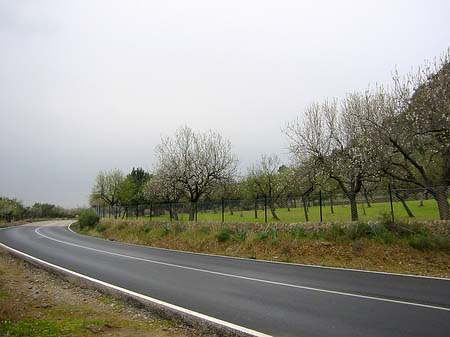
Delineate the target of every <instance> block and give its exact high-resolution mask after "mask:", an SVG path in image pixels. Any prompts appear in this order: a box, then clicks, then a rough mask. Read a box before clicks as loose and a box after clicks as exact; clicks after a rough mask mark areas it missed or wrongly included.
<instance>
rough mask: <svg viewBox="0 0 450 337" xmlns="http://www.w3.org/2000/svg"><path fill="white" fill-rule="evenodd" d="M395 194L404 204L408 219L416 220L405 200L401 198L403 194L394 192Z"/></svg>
mask: <svg viewBox="0 0 450 337" xmlns="http://www.w3.org/2000/svg"><path fill="white" fill-rule="evenodd" d="M394 194H395V196H396V197H397V198H398V200H400V202H401V203H402V205H403V208H404V209H405V211H406V213H408V217H410V218H414V214H413V212H411V210H410V209H409V207H408V205H407V204H406V202H405V199H404V198H403V197H402V196H401V194H400V193H399V192H398V191H396V190H394Z"/></svg>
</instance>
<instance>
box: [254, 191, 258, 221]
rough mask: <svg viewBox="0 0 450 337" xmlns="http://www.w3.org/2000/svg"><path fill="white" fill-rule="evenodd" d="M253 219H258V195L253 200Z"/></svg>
mask: <svg viewBox="0 0 450 337" xmlns="http://www.w3.org/2000/svg"><path fill="white" fill-rule="evenodd" d="M255 219H258V195H256V199H255Z"/></svg>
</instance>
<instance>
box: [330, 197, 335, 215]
mask: <svg viewBox="0 0 450 337" xmlns="http://www.w3.org/2000/svg"><path fill="white" fill-rule="evenodd" d="M330 208H331V214H334V207H333V196H332V195H331V194H330Z"/></svg>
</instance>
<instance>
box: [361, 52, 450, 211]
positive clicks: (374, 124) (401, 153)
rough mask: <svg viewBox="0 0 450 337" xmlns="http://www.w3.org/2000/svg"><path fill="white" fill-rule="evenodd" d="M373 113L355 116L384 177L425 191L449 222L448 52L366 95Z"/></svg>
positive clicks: (366, 112) (449, 127)
mask: <svg viewBox="0 0 450 337" xmlns="http://www.w3.org/2000/svg"><path fill="white" fill-rule="evenodd" d="M365 96H366V100H368V101H372V102H373V104H371V106H372V109H370V110H366V111H360V113H359V114H355V116H354V118H357V119H358V120H360V121H361V122H362V126H363V129H364V132H365V133H366V134H367V136H368V137H369V138H370V139H371V140H372V143H371V147H372V148H373V149H375V150H376V158H377V163H378V165H379V167H380V168H381V170H382V171H383V173H384V174H386V175H387V176H389V177H391V178H392V179H394V180H397V181H399V182H402V183H408V184H413V185H415V186H419V187H422V188H425V189H426V190H427V191H428V192H429V193H430V194H431V195H432V196H433V198H434V199H435V200H436V202H437V205H438V209H439V214H440V218H441V219H450V211H449V203H448V188H449V186H450V51H449V50H448V51H447V52H446V53H445V54H444V55H443V56H442V58H441V59H439V60H437V61H435V62H434V63H432V64H427V65H426V66H423V67H421V68H419V70H418V71H417V72H415V73H410V74H408V75H407V76H406V77H404V78H402V77H400V76H398V74H396V75H395V76H394V85H393V88H392V89H391V90H387V89H384V88H377V90H375V91H372V92H367V93H366V94H365Z"/></svg>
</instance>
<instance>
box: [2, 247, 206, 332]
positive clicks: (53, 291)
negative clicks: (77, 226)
mask: <svg viewBox="0 0 450 337" xmlns="http://www.w3.org/2000/svg"><path fill="white" fill-rule="evenodd" d="M98 335H100V336H117V337H124V336H144V337H145V336H156V337H181V336H197V335H198V334H197V333H194V331H192V330H190V329H188V328H186V327H184V326H179V325H177V323H175V322H174V321H168V320H162V319H160V318H158V317H154V316H152V314H150V313H149V312H147V311H145V310H141V309H137V308H134V307H132V306H130V305H128V304H126V303H124V302H122V301H119V300H115V299H112V298H111V297H109V296H106V295H103V294H100V293H99V292H97V291H95V290H90V289H81V288H79V287H76V286H73V285H72V284H70V283H68V282H66V281H63V280H61V279H59V278H57V277H56V276H54V275H52V274H49V273H47V272H46V271H43V270H40V269H38V268H35V267H32V266H30V265H29V264H27V263H25V262H22V261H20V260H18V259H16V258H13V257H11V256H10V255H8V254H7V253H5V251H4V250H0V336H11V337H13V336H16V337H19V336H24V337H25V336H27V337H38V336H39V337H40V336H45V337H53V336H55V337H56V336H73V337H79V336H89V337H90V336H98Z"/></svg>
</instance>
